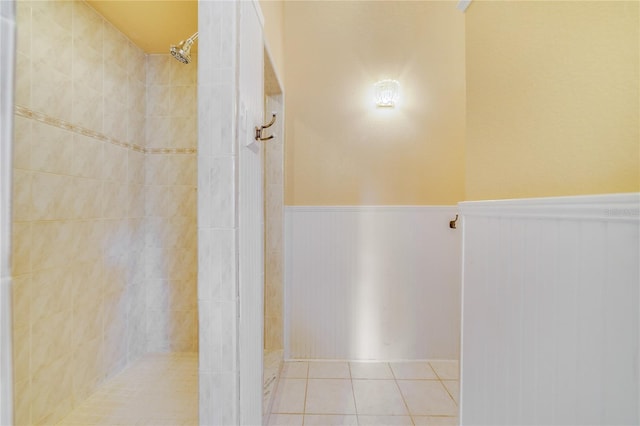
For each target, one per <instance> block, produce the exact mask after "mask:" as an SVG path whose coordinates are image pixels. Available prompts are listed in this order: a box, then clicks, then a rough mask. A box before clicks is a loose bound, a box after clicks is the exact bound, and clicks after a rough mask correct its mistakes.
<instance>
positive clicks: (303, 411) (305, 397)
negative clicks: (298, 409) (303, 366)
mask: <svg viewBox="0 0 640 426" xmlns="http://www.w3.org/2000/svg"><path fill="white" fill-rule="evenodd" d="M310 369H311V365H309V363H308V362H307V378H306V380H305V382H304V403H303V405H302V426H304V420H305V417H306V415H307V392H308V390H309V370H310Z"/></svg>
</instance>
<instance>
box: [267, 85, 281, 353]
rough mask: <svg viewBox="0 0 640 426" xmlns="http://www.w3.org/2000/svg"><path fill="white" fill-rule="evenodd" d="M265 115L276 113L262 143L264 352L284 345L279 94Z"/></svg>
mask: <svg viewBox="0 0 640 426" xmlns="http://www.w3.org/2000/svg"><path fill="white" fill-rule="evenodd" d="M266 111H267V115H270V114H271V112H272V111H277V112H278V113H279V117H278V118H279V119H278V120H276V122H275V124H274V129H273V131H272V133H273V134H274V135H275V136H276V137H275V138H274V139H272V140H271V141H269V142H268V143H267V144H265V201H266V203H265V238H266V246H265V249H266V250H265V307H264V308H265V311H264V315H265V318H264V320H265V321H264V324H265V325H264V327H265V328H264V348H265V349H266V350H267V351H276V350H282V349H283V348H284V342H283V327H284V321H283V318H284V316H283V301H284V279H283V274H282V271H283V263H284V257H283V242H282V235H283V214H284V213H283V204H284V194H283V184H284V179H283V176H284V168H283V156H284V143H283V138H282V135H283V134H284V131H283V130H284V127H283V126H282V123H283V120H282V114H281V112H282V111H283V105H282V95H272V96H268V97H267V99H266Z"/></svg>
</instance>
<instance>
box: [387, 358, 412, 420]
mask: <svg viewBox="0 0 640 426" xmlns="http://www.w3.org/2000/svg"><path fill="white" fill-rule="evenodd" d="M387 365H388V366H389V369H390V370H391V375H392V376H393V381H394V383H395V384H396V387H397V388H398V392H400V397H401V398H402V402H403V403H404V408H406V409H407V413H408V414H409V418H410V419H411V424H412V425H414V426H415V424H416V423H415V422H414V421H413V414H411V410H409V404H407V401H406V399H405V398H404V394H403V393H402V389H401V388H400V384H399V383H398V379H397V378H396V373H395V371H393V368H392V367H391V363H390V362H388V363H387Z"/></svg>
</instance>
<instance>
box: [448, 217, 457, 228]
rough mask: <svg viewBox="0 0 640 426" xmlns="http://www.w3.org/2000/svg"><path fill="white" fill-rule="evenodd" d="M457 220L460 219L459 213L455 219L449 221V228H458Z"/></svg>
mask: <svg viewBox="0 0 640 426" xmlns="http://www.w3.org/2000/svg"><path fill="white" fill-rule="evenodd" d="M457 221H458V215H456V218H455V219H453V220H450V221H449V228H451V229H456V222H457Z"/></svg>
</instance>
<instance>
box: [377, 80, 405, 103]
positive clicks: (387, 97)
mask: <svg viewBox="0 0 640 426" xmlns="http://www.w3.org/2000/svg"><path fill="white" fill-rule="evenodd" d="M373 87H374V89H375V97H376V105H378V106H380V107H394V106H395V105H396V103H397V102H398V99H399V97H400V83H399V82H398V81H397V80H380V81H379V82H377V83H376V84H374V86H373Z"/></svg>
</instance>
